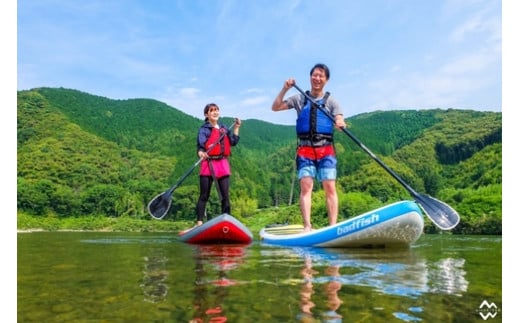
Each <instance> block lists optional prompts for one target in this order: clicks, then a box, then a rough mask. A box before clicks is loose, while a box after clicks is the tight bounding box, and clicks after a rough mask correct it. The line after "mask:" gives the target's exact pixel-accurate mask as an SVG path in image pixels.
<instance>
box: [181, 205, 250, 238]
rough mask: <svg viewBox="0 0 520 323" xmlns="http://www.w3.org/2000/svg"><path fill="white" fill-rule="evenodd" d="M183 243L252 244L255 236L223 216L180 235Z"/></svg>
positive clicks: (226, 216)
mask: <svg viewBox="0 0 520 323" xmlns="http://www.w3.org/2000/svg"><path fill="white" fill-rule="evenodd" d="M179 239H180V240H181V241H182V242H186V243H192V244H209V243H210V244H215V243H242V244H244V243H251V241H252V240H253V234H252V233H251V231H250V230H249V229H248V228H247V227H246V226H244V225H243V224H242V223H241V222H240V221H238V220H237V219H236V218H234V217H233V216H232V215H229V214H226V213H224V214H221V215H219V216H217V217H215V218H213V219H211V220H209V221H208V222H205V223H203V224H202V225H200V226H196V227H193V228H191V229H189V230H185V231H182V232H180V233H179Z"/></svg>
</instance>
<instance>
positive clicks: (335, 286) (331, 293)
mask: <svg viewBox="0 0 520 323" xmlns="http://www.w3.org/2000/svg"><path fill="white" fill-rule="evenodd" d="M325 274H326V275H327V276H329V277H330V281H329V282H328V283H326V284H325V286H324V287H325V288H324V290H325V293H326V294H327V307H328V308H329V311H328V312H326V313H324V314H323V316H324V319H325V322H341V315H339V314H338V313H336V310H337V309H338V308H339V307H340V306H341V303H343V301H342V300H341V299H340V298H339V297H338V292H339V290H340V289H341V282H340V281H339V276H340V274H339V266H329V267H327V268H326V269H325Z"/></svg>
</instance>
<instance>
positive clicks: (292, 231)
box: [260, 201, 424, 248]
mask: <svg viewBox="0 0 520 323" xmlns="http://www.w3.org/2000/svg"><path fill="white" fill-rule="evenodd" d="M423 227H424V219H423V214H422V212H421V209H420V208H419V206H418V205H417V204H416V203H415V202H413V201H400V202H396V203H393V204H390V205H387V206H384V207H381V208H379V209H376V210H372V211H370V212H367V213H364V214H361V215H359V216H357V217H354V218H352V219H348V220H345V221H342V222H340V223H337V224H335V225H331V226H328V227H324V228H321V229H318V230H312V231H310V232H303V226H301V225H300V226H298V225H289V226H271V227H265V228H263V229H262V230H260V238H261V239H262V241H263V242H264V243H269V244H277V245H283V246H309V247H338V248H341V247H345V248H346V247H353V248H356V247H358V248H359V247H409V246H410V244H412V243H414V242H415V241H417V239H419V237H420V236H421V234H422V231H423Z"/></svg>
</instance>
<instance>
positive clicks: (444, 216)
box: [294, 84, 460, 230]
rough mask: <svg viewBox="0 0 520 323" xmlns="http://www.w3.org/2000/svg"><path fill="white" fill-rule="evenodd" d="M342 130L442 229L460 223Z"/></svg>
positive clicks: (446, 208) (441, 204)
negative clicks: (401, 186) (402, 187)
mask: <svg viewBox="0 0 520 323" xmlns="http://www.w3.org/2000/svg"><path fill="white" fill-rule="evenodd" d="M294 87H295V88H296V89H297V90H298V91H299V92H300V93H301V94H303V95H305V97H306V98H307V99H308V100H309V101H311V102H312V103H313V104H314V105H316V106H317V107H318V108H319V109H320V110H321V111H322V112H323V113H325V115H327V117H329V118H330V119H331V120H332V121H334V122H335V120H334V117H333V116H332V115H331V114H330V113H329V112H328V111H327V110H326V109H325V108H324V107H323V106H322V105H320V104H318V103H317V102H316V101H314V100H313V99H312V98H311V97H310V96H309V95H308V94H307V93H305V92H303V91H302V89H300V88H299V87H298V86H297V85H296V84H294ZM341 130H342V131H343V132H344V133H345V134H346V135H347V136H349V137H350V139H352V140H353V141H354V142H355V143H356V144H357V145H358V146H359V147H361V148H362V149H363V150H364V151H365V152H366V153H368V154H369V155H370V157H372V158H373V159H374V160H375V161H376V162H377V163H378V164H379V165H380V166H382V167H383V168H384V169H385V170H386V171H387V172H388V173H389V174H390V175H392V177H393V178H395V179H396V180H397V181H398V182H399V183H400V184H401V185H403V186H404V188H405V189H406V190H407V191H408V192H409V193H410V194H411V195H412V196H413V197H414V198H415V201H416V202H417V203H418V204H419V205H420V206H421V207H422V209H423V211H424V213H426V215H427V216H428V217H429V218H430V220H432V222H433V223H434V224H435V225H436V226H437V227H439V228H440V229H442V230H450V229H453V228H454V227H456V226H457V224H459V221H460V216H459V214H458V213H457V211H455V210H454V209H453V208H452V207H451V206H449V205H448V204H446V203H444V202H442V201H440V200H438V199H436V198H433V197H431V196H429V195H425V194H420V193H417V192H416V191H415V190H414V189H413V188H411V187H410V185H408V184H407V183H406V182H405V181H404V180H403V179H402V178H401V177H399V176H398V175H397V174H396V173H394V172H393V171H392V170H391V169H390V168H389V167H388V166H386V165H385V164H384V163H383V162H382V161H381V160H380V159H379V158H377V156H376V155H374V153H372V152H371V151H370V150H369V149H368V148H367V147H366V146H365V145H364V144H363V143H362V142H361V141H359V140H358V139H357V138H356V137H355V136H354V135H353V134H352V133H351V132H350V131H349V130H347V128H345V127H343V128H341Z"/></svg>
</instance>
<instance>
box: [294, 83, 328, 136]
mask: <svg viewBox="0 0 520 323" xmlns="http://www.w3.org/2000/svg"><path fill="white" fill-rule="evenodd" d="M306 93H307V95H309V91H307V92H306ZM329 95H330V93H329V92H326V93H325V96H323V98H322V99H320V100H315V102H316V104H319V105H320V106H321V107H323V108H324V109H325V104H326V103H327V99H328V97H329ZM333 132H334V122H333V121H332V120H331V119H330V118H329V116H327V114H325V113H324V112H323V111H322V110H321V109H319V108H318V107H317V106H316V105H315V104H313V103H312V102H311V100H308V99H307V97H305V102H304V104H303V107H302V109H301V111H300V113H299V114H298V118H297V119H296V134H297V135H298V138H300V139H309V140H317V139H320V138H321V139H323V138H330V139H332V134H333Z"/></svg>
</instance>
